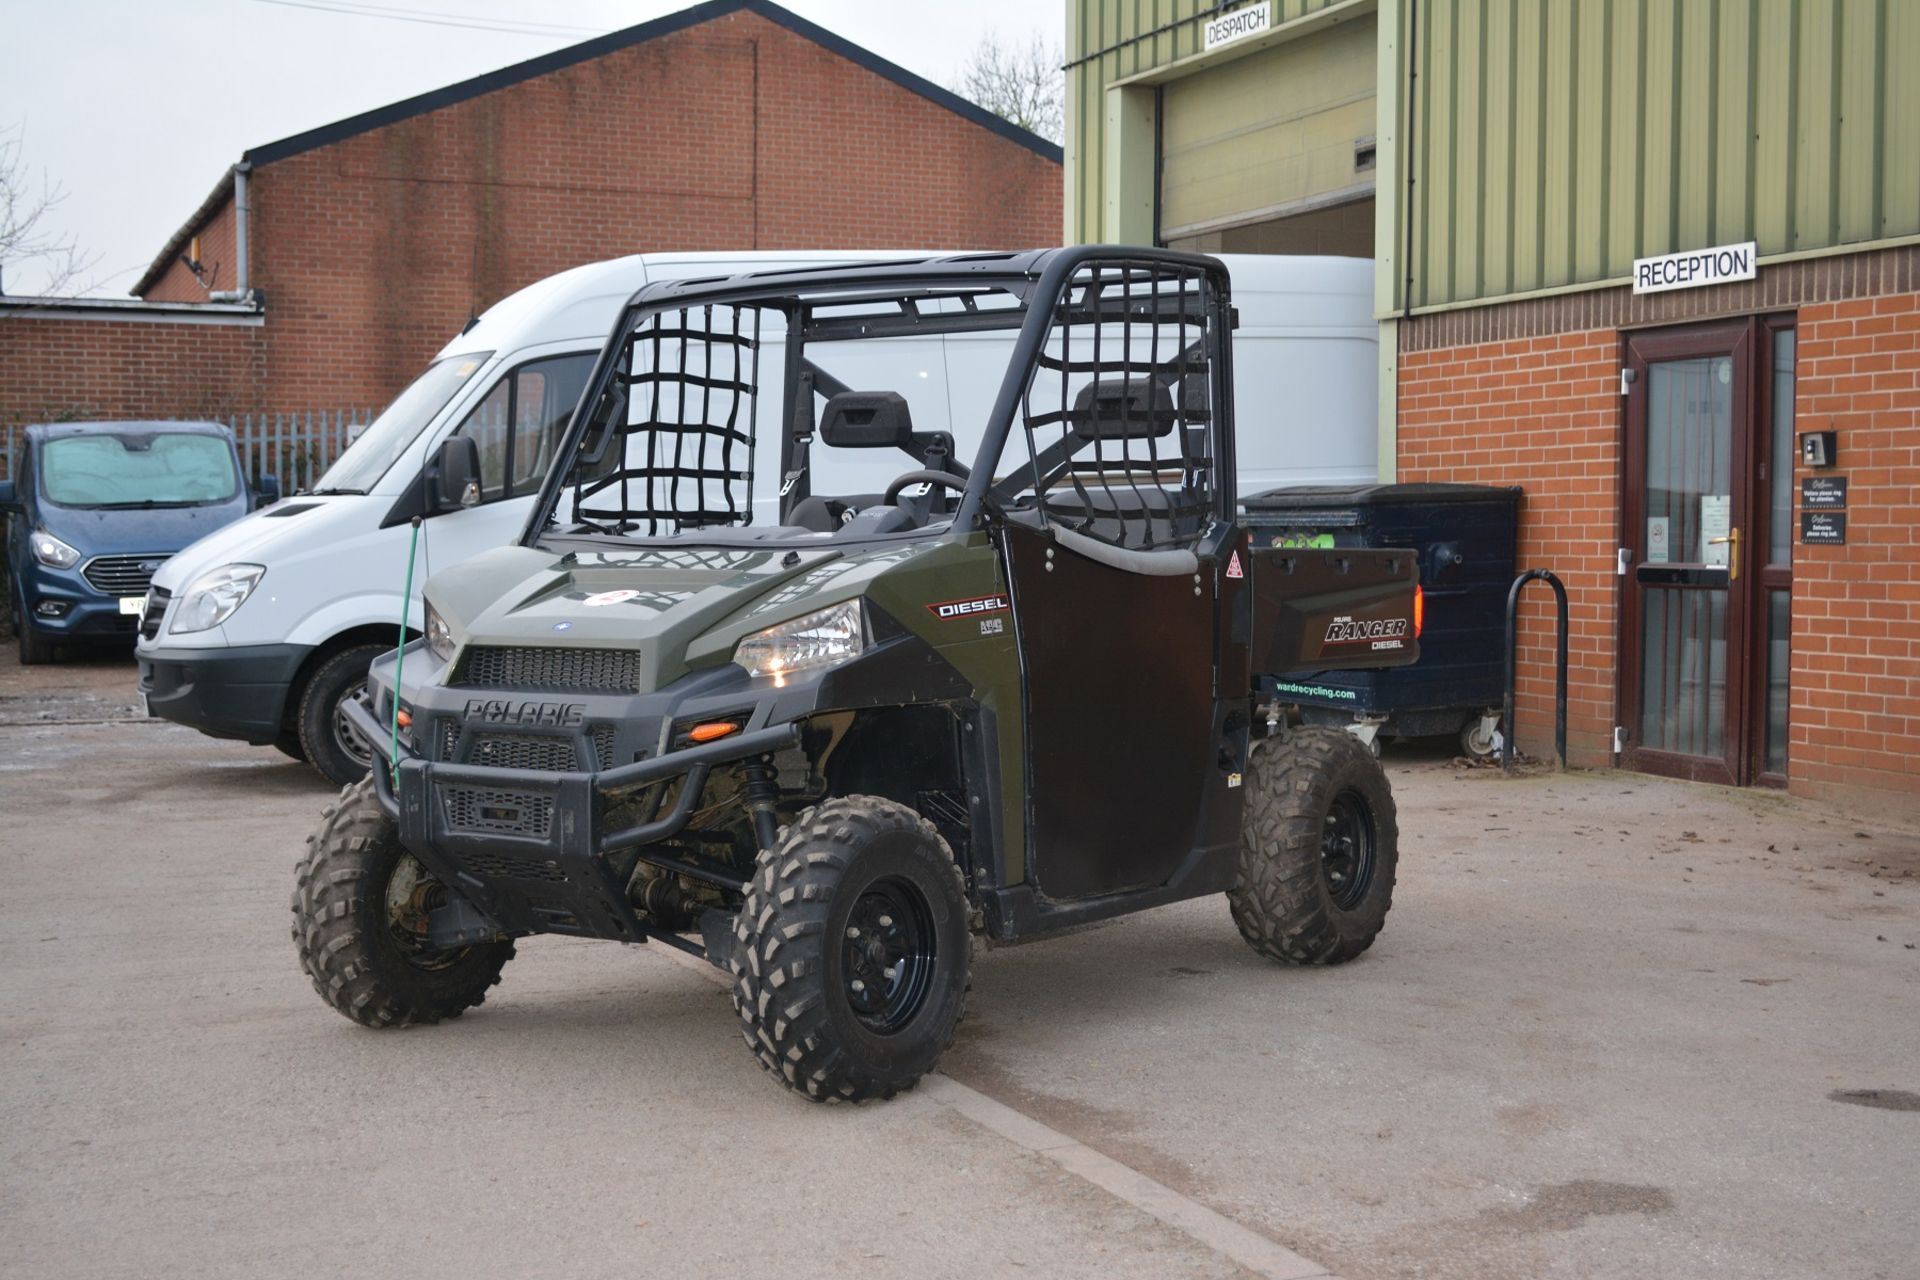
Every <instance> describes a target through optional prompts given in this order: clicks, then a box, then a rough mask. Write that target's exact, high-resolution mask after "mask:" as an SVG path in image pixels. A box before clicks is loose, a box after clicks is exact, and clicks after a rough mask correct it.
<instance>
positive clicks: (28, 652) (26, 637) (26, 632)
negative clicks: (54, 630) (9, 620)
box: [13, 600, 57, 667]
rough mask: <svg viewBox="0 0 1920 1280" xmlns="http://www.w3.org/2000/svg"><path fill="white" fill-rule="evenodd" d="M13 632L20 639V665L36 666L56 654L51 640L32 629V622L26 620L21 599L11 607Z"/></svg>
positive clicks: (49, 659) (24, 602) (49, 660)
mask: <svg viewBox="0 0 1920 1280" xmlns="http://www.w3.org/2000/svg"><path fill="white" fill-rule="evenodd" d="M13 633H14V635H15V636H17V637H18V638H19V641H20V665H21V666H23V667H37V666H39V665H41V664H42V663H46V662H52V661H53V660H54V658H55V657H56V656H57V653H56V648H55V645H54V643H53V641H52V640H50V639H48V638H47V637H46V636H43V635H41V634H40V633H39V632H38V631H36V630H34V629H33V623H31V622H29V621H27V605H26V601H24V600H22V601H20V602H19V603H17V604H16V605H15V606H14V609H13Z"/></svg>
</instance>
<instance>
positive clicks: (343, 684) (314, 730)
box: [294, 644, 393, 787]
mask: <svg viewBox="0 0 1920 1280" xmlns="http://www.w3.org/2000/svg"><path fill="white" fill-rule="evenodd" d="M392 648H393V646H392V645H390V644H356V645H354V646H352V647H351V648H346V649H342V650H341V651H340V652H338V653H336V654H333V655H332V656H331V657H329V658H327V659H326V660H325V661H324V662H322V663H321V664H320V665H319V666H318V667H316V668H315V669H314V672H313V675H311V676H310V677H308V679H307V682H306V684H305V686H303V687H302V688H301V690H300V700H299V703H298V705H297V706H296V707H295V710H294V717H295V719H294V729H295V732H296V733H297V734H298V736H299V739H300V749H301V751H302V753H303V754H304V756H305V758H306V761H307V763H308V764H310V765H312V766H313V767H314V768H316V769H318V770H319V771H320V773H321V776H322V777H324V778H326V780H327V781H329V782H331V783H333V785H335V786H336V787H344V786H347V785H348V784H350V783H354V782H358V781H360V780H361V779H362V778H364V777H366V776H367V770H368V769H369V768H370V767H371V766H372V763H373V752H372V749H371V748H370V747H369V746H368V744H366V743H364V742H361V741H359V739H358V738H357V737H356V736H355V735H354V733H353V730H351V729H350V728H348V727H347V724H346V721H345V719H344V718H343V717H342V715H341V712H340V708H341V705H342V704H343V703H345V702H347V701H349V700H350V699H353V698H357V697H359V696H360V695H361V693H362V692H363V691H365V689H366V687H367V668H368V667H370V666H372V665H373V660H374V659H375V658H377V657H379V656H380V655H381V654H383V653H386V652H388V651H390V650H391V649H392Z"/></svg>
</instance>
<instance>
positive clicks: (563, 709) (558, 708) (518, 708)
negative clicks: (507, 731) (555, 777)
mask: <svg viewBox="0 0 1920 1280" xmlns="http://www.w3.org/2000/svg"><path fill="white" fill-rule="evenodd" d="M586 710H587V704H586V703H584V702H513V701H511V700H509V699H506V698H469V699H468V700H467V707H466V710H465V711H463V712H461V718H462V719H464V720H466V721H467V723H469V724H472V723H474V722H476V721H478V722H479V723H481V724H512V725H542V726H546V727H548V728H555V729H568V728H572V727H573V726H575V725H577V724H579V723H580V722H581V721H582V720H584V719H585V718H586Z"/></svg>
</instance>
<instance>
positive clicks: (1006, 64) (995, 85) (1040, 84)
mask: <svg viewBox="0 0 1920 1280" xmlns="http://www.w3.org/2000/svg"><path fill="white" fill-rule="evenodd" d="M1061 62H1062V57H1061V53H1060V46H1059V45H1058V44H1051V43H1049V42H1048V41H1046V40H1045V39H1043V38H1042V37H1041V36H1040V35H1039V34H1038V33H1035V35H1034V37H1033V39H1032V40H1031V41H1029V42H1028V43H1027V45H1026V47H1025V48H1020V47H1018V46H1015V45H1013V44H1011V43H1009V42H1007V41H1005V40H1003V39H1002V38H1001V37H1000V33H999V32H997V31H995V32H990V33H988V34H987V35H986V36H985V37H983V38H982V39H981V41H980V43H979V44H977V45H975V46H974V48H973V53H972V54H971V55H969V56H968V58H967V64H966V66H964V67H962V68H961V69H960V84H959V86H958V87H957V89H956V90H955V91H956V92H957V93H959V94H960V96H961V97H963V98H967V99H970V100H971V101H973V102H975V103H978V104H979V105H980V106H983V107H985V108H986V109H987V110H989V111H991V112H993V114H995V115H997V116H999V117H1000V118H1001V119H1003V120H1011V121H1012V122H1013V123H1014V124H1017V125H1019V126H1020V127H1021V128H1022V129H1027V130H1030V131H1032V132H1034V133H1037V134H1039V135H1040V136H1041V137H1043V138H1045V139H1047V140H1048V141H1049V142H1059V141H1060V140H1061V139H1062V138H1064V137H1065V136H1066V133H1065V127H1064V114H1063V113H1064V110H1065V105H1066V92H1067V78H1066V72H1065V71H1063V70H1062V69H1061V66H1060V64H1061Z"/></svg>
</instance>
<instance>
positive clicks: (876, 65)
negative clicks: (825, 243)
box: [242, 0, 1065, 165]
mask: <svg viewBox="0 0 1920 1280" xmlns="http://www.w3.org/2000/svg"><path fill="white" fill-rule="evenodd" d="M742 11H745V12H747V13H752V14H755V15H757V16H758V17H761V18H764V19H766V20H767V21H769V22H772V23H775V24H776V25H778V26H781V27H785V28H786V29H787V30H789V31H791V32H793V33H794V34H795V35H798V36H800V37H802V38H803V39H806V40H810V41H812V42H813V43H814V44H817V45H819V46H820V47H822V48H824V49H826V50H827V51H828V52H830V53H833V54H836V55H838V56H839V57H842V58H845V59H847V60H848V61H849V62H852V63H854V64H856V65H858V66H860V67H862V68H863V69H865V70H867V71H871V72H873V73H874V74H876V75H878V76H880V77H882V78H883V79H886V80H890V81H892V82H893V83H894V84H897V85H899V86H900V87H901V88H903V89H907V90H910V91H911V92H913V93H917V94H919V95H920V96H921V97H923V98H926V99H928V100H929V101H931V102H933V103H935V104H937V105H939V106H942V107H945V108H946V109H947V110H949V111H952V112H953V113H954V114H956V115H958V116H960V117H962V118H963V119H965V120H967V121H968V122H970V123H972V124H976V125H979V126H980V127H982V128H984V129H987V130H988V131H990V132H992V133H995V134H998V135H999V136H1000V137H1002V138H1005V139H1006V140H1007V141H1009V142H1012V143H1015V144H1017V145H1019V146H1022V147H1025V148H1026V149H1027V150H1029V151H1032V152H1033V153H1034V154H1036V155H1038V156H1040V157H1041V158H1042V159H1045V160H1051V161H1052V162H1053V163H1055V164H1064V163H1065V153H1064V152H1063V150H1062V149H1061V148H1060V147H1059V146H1056V145H1055V144H1054V143H1051V142H1048V141H1047V140H1046V139H1045V138H1042V137H1041V136H1040V135H1038V134H1036V133H1033V132H1031V131H1029V130H1026V129H1022V128H1021V127H1020V126H1019V125H1017V124H1014V123H1013V122H1012V121H1010V120H1005V119H1002V118H1001V117H1000V116H997V115H995V114H993V113H992V112H991V111H988V110H987V109H986V108H985V107H982V106H980V105H979V104H977V103H973V102H969V101H967V100H966V99H965V98H962V97H961V96H960V95H959V94H957V93H954V92H953V91H952V90H950V89H944V88H942V87H941V86H939V85H937V84H935V83H934V82H933V81H931V80H928V79H926V78H925V77H923V76H919V75H915V74H914V73H913V72H911V71H909V70H907V69H906V68H905V67H903V66H900V65H899V64H898V63H894V62H889V61H888V60H887V59H885V58H882V57H880V56H879V55H878V54H876V53H873V52H872V51H871V50H868V49H865V48H863V47H861V46H860V45H857V44H855V43H853V42H852V41H851V40H848V39H846V38H845V37H844V36H840V35H836V34H834V33H833V32H831V31H829V30H827V29H826V28H825V27H822V26H819V25H817V24H815V23H812V22H809V21H807V20H806V19H805V18H802V17H801V16H800V15H799V14H797V13H794V12H792V11H791V10H788V9H785V8H782V7H781V6H780V5H778V4H774V3H773V2H772V0H706V2H705V3H703V4H696V5H693V6H691V7H690V8H686V9H682V10H680V11H679V12H677V13H669V14H667V15H665V16H663V17H659V18H655V19H653V20H652V21H651V22H643V23H640V24H639V25H637V26H632V27H624V28H622V29H621V30H619V31H610V32H608V33H607V34H606V35H603V36H595V37H594V38H593V39H591V40H585V41H582V42H581V43H579V44H573V45H568V46H567V47H566V48H564V49H557V50H555V51H554V52H552V53H547V54H542V55H541V56H540V57H537V58H529V59H528V60H526V61H525V62H516V63H513V64H511V65H509V66H505V67H501V68H499V69H498V70H496V71H489V72H487V73H486V74H484V75H479V76H474V77H473V78H471V79H468V80H462V81H459V82H457V83H455V84H450V85H445V86H443V87H441V88H439V89H434V90H430V91H429V92H427V93H422V94H417V95H415V96H414V97H411V98H403V99H401V100H400V101H399V102H391V103H388V104H387V105H386V106H383V107H375V108H374V109H373V110H371V111H363V112H361V113H360V114H359V115H354V116H348V117H347V118H346V119H344V120H336V121H334V122H333V123H331V124H324V125H320V126H319V127H317V128H313V129H308V130H306V131H304V132H302V133H296V134H292V135H290V136H288V137H285V138H281V139H279V140H277V141H274V142H269V143H266V144H264V145H262V146H258V147H250V148H248V150H247V151H246V152H245V153H244V155H243V156H242V159H243V161H245V162H248V163H251V164H255V165H267V164H272V163H274V162H275V161H278V160H285V159H287V158H288V157H290V156H296V155H299V154H301V153H302V152H305V151H311V150H313V149H315V148H316V147H324V146H326V145H328V144H329V143H333V142H339V141H342V140H344V139H347V138H351V137H355V136H357V135H359V134H362V133H366V132H368V131H370V130H373V129H378V128H382V127H384V126H386V125H391V124H398V123H399V122H401V121H402V120H410V119H412V118H413V117H415V116H420V115H425V114H427V113H428V112H431V111H438V110H440V109H441V108H443V107H450V106H454V105H456V104H458V103H461V102H466V101H469V100H471V99H473V98H477V97H480V96H481V95H483V94H487V93H492V92H494V91H496V90H499V89H506V88H511V87H512V86H514V85H516V84H521V83H524V82H525V81H528V80H532V79H535V78H536V77H539V76H543V75H547V74H550V73H551V72H555V71H560V70H564V69H565V68H567V67H571V66H576V65H578V64H580V63H582V62H588V61H591V60H592V59H594V58H598V57H602V56H604V55H606V54H609V53H616V52H618V51H620V50H622V49H627V48H631V47H632V46H634V45H638V44H644V43H646V42H647V41H649V40H657V39H659V38H660V37H661V36H667V35H672V34H674V33H675V32H678V31H684V30H686V29H687V28H688V27H695V26H699V25H700V24H702V23H705V22H710V21H712V20H714V19H716V18H723V17H726V16H727V15H729V14H733V13H739V12H742Z"/></svg>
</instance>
